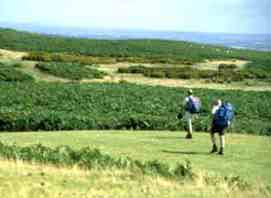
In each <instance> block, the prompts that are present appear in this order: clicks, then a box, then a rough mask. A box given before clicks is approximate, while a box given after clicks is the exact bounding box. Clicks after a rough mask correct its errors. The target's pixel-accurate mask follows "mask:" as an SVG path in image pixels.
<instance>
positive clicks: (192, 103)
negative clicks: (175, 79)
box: [184, 89, 201, 139]
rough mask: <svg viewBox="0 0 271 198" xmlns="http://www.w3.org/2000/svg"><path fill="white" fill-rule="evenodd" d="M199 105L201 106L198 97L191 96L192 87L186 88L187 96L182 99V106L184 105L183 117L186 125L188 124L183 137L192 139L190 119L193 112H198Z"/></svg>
mask: <svg viewBox="0 0 271 198" xmlns="http://www.w3.org/2000/svg"><path fill="white" fill-rule="evenodd" d="M200 106H201V103H200V100H199V98H197V97H194V96H193V91H192V89H190V90H188V92H187V97H186V98H185V100H184V107H185V115H184V119H185V121H186V122H187V126H188V128H187V134H186V137H185V138H187V139H192V133H193V128H192V119H193V116H194V115H195V114H197V113H199V110H200Z"/></svg>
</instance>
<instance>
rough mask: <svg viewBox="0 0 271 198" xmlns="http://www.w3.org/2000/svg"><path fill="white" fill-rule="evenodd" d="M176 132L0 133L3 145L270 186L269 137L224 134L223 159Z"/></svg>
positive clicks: (204, 142)
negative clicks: (88, 154)
mask: <svg viewBox="0 0 271 198" xmlns="http://www.w3.org/2000/svg"><path fill="white" fill-rule="evenodd" d="M183 137H184V133H177V132H149V131H148V132H120V131H111V132H102V131H91V132H80V133H79V132H62V133H1V134H0V140H1V141H2V142H4V143H8V144H11V143H16V144H17V145H20V146H22V145H31V144H37V143H41V144H43V145H47V146H51V147H56V146H58V145H69V146H71V147H72V148H74V149H79V148H82V147H85V146H90V147H91V148H99V149H100V150H101V151H102V152H105V153H108V154H110V155H112V156H116V157H119V156H129V157H131V158H133V159H138V160H143V161H149V160H159V161H162V162H165V163H168V164H170V165H171V166H174V165H175V164H176V163H177V162H180V163H184V162H185V161H186V160H190V161H191V162H192V166H193V168H194V169H195V170H196V171H208V172H210V173H214V174H219V175H224V176H225V175H234V176H240V177H241V178H243V179H245V180H247V181H249V182H252V183H257V182H264V183H266V184H269V185H270V184H271V179H270V178H271V171H270V167H271V139H270V137H259V136H248V135H236V134H227V136H226V142H227V145H226V149H225V156H223V157H222V156H217V155H210V154H208V151H209V150H210V148H211V144H210V140H209V135H208V134H201V133H196V134H195V135H194V139H193V140H191V141H190V140H186V139H184V138H183Z"/></svg>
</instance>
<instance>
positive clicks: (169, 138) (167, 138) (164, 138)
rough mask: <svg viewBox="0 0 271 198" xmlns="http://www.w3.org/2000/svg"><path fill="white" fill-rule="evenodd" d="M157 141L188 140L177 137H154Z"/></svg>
mask: <svg viewBox="0 0 271 198" xmlns="http://www.w3.org/2000/svg"><path fill="white" fill-rule="evenodd" d="M154 138H155V139H161V140H173V139H186V138H185V137H181V136H176V137H166V136H165V137H161V136H156V137H154Z"/></svg>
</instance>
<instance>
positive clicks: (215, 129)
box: [211, 123, 227, 135]
mask: <svg viewBox="0 0 271 198" xmlns="http://www.w3.org/2000/svg"><path fill="white" fill-rule="evenodd" d="M226 128H227V127H219V126H216V125H215V124H214V123H212V128H211V134H215V133H218V134H219V135H224V134H225V129H226Z"/></svg>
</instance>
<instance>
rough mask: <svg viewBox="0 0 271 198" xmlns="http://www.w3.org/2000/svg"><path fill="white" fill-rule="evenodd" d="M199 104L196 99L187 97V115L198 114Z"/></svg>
mask: <svg viewBox="0 0 271 198" xmlns="http://www.w3.org/2000/svg"><path fill="white" fill-rule="evenodd" d="M200 107H201V103H200V100H199V99H198V98H192V97H189V99H188V101H187V103H186V110H187V111H188V112H189V113H199V112H200Z"/></svg>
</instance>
